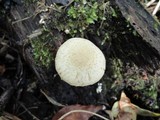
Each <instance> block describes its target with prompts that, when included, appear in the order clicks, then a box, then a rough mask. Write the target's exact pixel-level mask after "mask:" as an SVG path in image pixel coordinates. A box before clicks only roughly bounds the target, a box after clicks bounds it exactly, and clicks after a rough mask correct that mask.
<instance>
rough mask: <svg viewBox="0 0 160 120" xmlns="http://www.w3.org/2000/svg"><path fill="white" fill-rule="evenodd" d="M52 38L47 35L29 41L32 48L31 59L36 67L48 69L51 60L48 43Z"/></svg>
mask: <svg viewBox="0 0 160 120" xmlns="http://www.w3.org/2000/svg"><path fill="white" fill-rule="evenodd" d="M51 40H52V37H51V36H50V35H49V34H48V33H47V34H46V33H45V34H42V35H40V36H39V37H37V38H35V39H33V40H31V45H32V48H33V57H34V60H35V62H36V64H37V65H43V66H45V67H48V66H49V65H50V63H51V61H52V60H53V55H52V53H51V50H50V48H51V47H50V46H49V44H48V43H49V41H51Z"/></svg>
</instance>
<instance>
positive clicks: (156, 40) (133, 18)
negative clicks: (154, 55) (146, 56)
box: [116, 0, 160, 55]
mask: <svg viewBox="0 0 160 120" xmlns="http://www.w3.org/2000/svg"><path fill="white" fill-rule="evenodd" d="M116 4H117V5H118V7H119V8H120V11H121V13H122V14H123V16H124V17H125V18H126V20H128V21H129V22H130V23H131V25H132V26H133V27H134V28H135V30H136V31H137V32H138V33H139V34H140V35H141V36H142V38H143V39H144V40H145V42H147V43H149V44H150V45H151V46H152V47H153V48H154V49H156V50H157V51H158V54H159V55H160V25H159V23H158V22H157V21H156V20H155V19H154V18H153V17H152V16H151V15H150V14H149V12H147V11H146V10H145V9H144V7H143V6H142V5H141V4H140V3H139V2H137V1H135V0H116Z"/></svg>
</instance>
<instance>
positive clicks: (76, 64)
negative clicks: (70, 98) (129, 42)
mask: <svg viewBox="0 0 160 120" xmlns="http://www.w3.org/2000/svg"><path fill="white" fill-rule="evenodd" d="M55 67H56V71H57V72H58V74H59V76H60V77H61V79H62V80H64V81H65V82H67V83H68V84H70V85H73V86H87V85H92V84H94V83H96V82H98V81H99V80H100V79H101V78H102V76H103V75H104V72H105V68H106V60H105V57H104V55H103V53H102V51H101V50H100V49H99V48H98V47H97V46H95V45H94V44H93V43H92V42H91V41H89V40H87V39H84V38H71V39H69V40H67V41H66V42H64V43H63V44H62V45H61V46H60V48H59V49H58V51H57V54H56V58H55Z"/></svg>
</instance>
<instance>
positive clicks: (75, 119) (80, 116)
mask: <svg viewBox="0 0 160 120" xmlns="http://www.w3.org/2000/svg"><path fill="white" fill-rule="evenodd" d="M102 109H103V106H94V105H88V106H85V105H79V104H77V105H70V106H65V107H63V108H62V109H61V110H59V111H58V112H57V113H56V114H55V116H54V117H53V118H52V120H58V119H59V118H60V117H61V116H63V115H64V114H66V113H68V112H70V111H72V110H87V111H91V112H97V111H99V110H102ZM91 116H92V114H88V113H84V112H83V113H82V112H76V113H71V114H69V115H68V116H66V117H65V118H64V119H63V120H88V119H89V118H90V117H91Z"/></svg>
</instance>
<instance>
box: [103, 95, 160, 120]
mask: <svg viewBox="0 0 160 120" xmlns="http://www.w3.org/2000/svg"><path fill="white" fill-rule="evenodd" d="M106 112H107V113H108V114H109V116H110V118H111V120H136V119H137V114H138V115H142V116H152V117H159V116H160V113H155V112H151V111H149V110H145V109H142V108H140V107H138V106H136V105H134V104H132V103H131V101H130V99H129V98H128V97H127V96H126V95H125V93H124V92H122V93H121V98H120V100H119V101H117V102H115V103H114V105H113V107H112V110H111V111H109V110H108V111H106Z"/></svg>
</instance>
